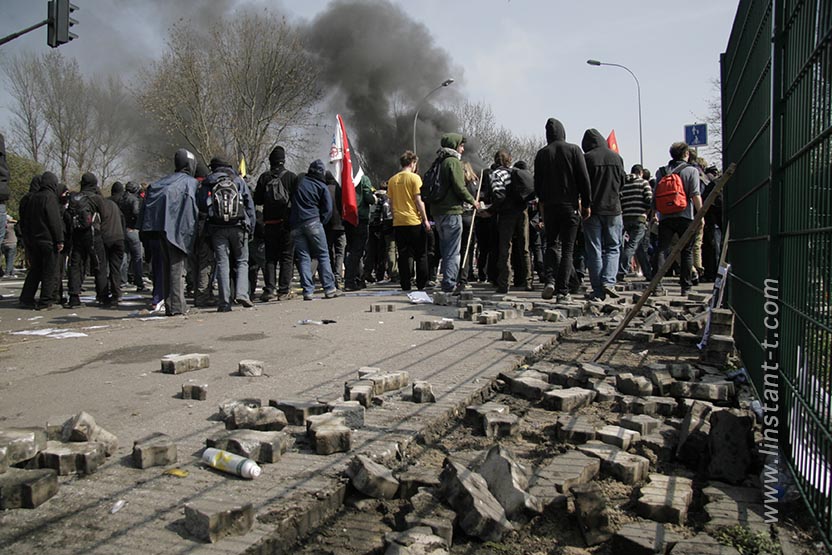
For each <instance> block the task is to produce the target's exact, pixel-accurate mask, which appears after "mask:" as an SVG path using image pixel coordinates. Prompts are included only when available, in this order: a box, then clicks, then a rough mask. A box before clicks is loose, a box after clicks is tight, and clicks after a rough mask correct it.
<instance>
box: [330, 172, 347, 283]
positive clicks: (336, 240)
mask: <svg viewBox="0 0 832 555" xmlns="http://www.w3.org/2000/svg"><path fill="white" fill-rule="evenodd" d="M324 181H326V188H327V189H328V190H329V196H330V197H332V206H333V210H332V217H331V218H330V219H329V222H327V224H326V225H325V226H324V230H325V231H326V244H327V246H328V247H329V261H330V263H331V265H332V275H333V277H334V278H335V287H337V288H338V289H342V288H343V286H344V274H343V269H344V251H345V250H346V248H347V236H346V231H345V230H344V222H343V220H341V185H340V184H339V183H338V180H336V179H335V176H334V175H332V172H331V171H327V172H326V174H324Z"/></svg>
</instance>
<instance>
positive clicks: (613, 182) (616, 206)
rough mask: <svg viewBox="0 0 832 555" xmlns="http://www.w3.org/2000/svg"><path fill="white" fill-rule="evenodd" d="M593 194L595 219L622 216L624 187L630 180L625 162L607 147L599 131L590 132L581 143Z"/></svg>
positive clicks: (592, 205) (589, 130) (588, 130)
mask: <svg viewBox="0 0 832 555" xmlns="http://www.w3.org/2000/svg"><path fill="white" fill-rule="evenodd" d="M581 147H583V149H584V152H585V154H584V158H585V159H586V169H587V172H588V173H589V183H590V190H591V191H592V204H591V205H590V206H591V207H592V215H593V216H595V215H598V216H617V215H619V214H621V194H620V193H621V186H622V185H624V181H625V180H626V179H627V173H626V172H625V171H624V160H622V158H621V156H619V155H618V154H617V153H615V152H613V151H612V149H610V147H608V146H607V141H606V139H604V136H603V135H601V133H599V132H598V130H597V129H587V130H586V132H585V133H584V138H583V140H582V141H581Z"/></svg>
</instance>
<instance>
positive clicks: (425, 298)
mask: <svg viewBox="0 0 832 555" xmlns="http://www.w3.org/2000/svg"><path fill="white" fill-rule="evenodd" d="M407 298H408V299H410V304H433V299H431V298H430V295H428V294H427V293H425V292H424V291H412V292H410V293H408V294H407Z"/></svg>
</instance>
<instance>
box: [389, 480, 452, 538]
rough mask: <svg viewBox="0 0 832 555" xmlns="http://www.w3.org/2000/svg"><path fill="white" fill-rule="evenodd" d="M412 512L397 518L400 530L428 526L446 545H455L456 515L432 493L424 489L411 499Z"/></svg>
mask: <svg viewBox="0 0 832 555" xmlns="http://www.w3.org/2000/svg"><path fill="white" fill-rule="evenodd" d="M410 504H411V510H410V511H409V512H407V513H405V514H403V515H401V516H398V517H397V523H399V528H400V529H401V528H413V527H415V526H428V527H429V528H430V529H431V530H432V531H433V533H434V534H436V535H437V536H439V537H440V538H442V539H443V540H445V545H447V546H451V545H452V544H453V535H454V521H455V520H456V513H455V512H454V511H452V510H450V509H448V508H447V507H445V506H444V505H443V504H442V502H441V501H440V500H439V499H437V498H436V497H435V496H434V495H433V494H432V493H430V492H429V491H426V490H424V489H422V490H421V491H419V492H418V493H417V494H416V495H414V496H413V497H411V498H410Z"/></svg>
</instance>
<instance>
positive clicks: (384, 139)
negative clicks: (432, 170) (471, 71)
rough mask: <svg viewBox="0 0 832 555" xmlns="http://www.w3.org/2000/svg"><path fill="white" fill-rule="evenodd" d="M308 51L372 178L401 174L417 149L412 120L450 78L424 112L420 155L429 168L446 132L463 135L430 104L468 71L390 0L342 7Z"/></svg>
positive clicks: (316, 28)
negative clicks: (408, 154)
mask: <svg viewBox="0 0 832 555" xmlns="http://www.w3.org/2000/svg"><path fill="white" fill-rule="evenodd" d="M305 36H306V44H307V47H308V48H309V50H310V51H312V52H313V53H315V54H316V55H317V56H318V57H319V61H320V63H321V70H322V72H321V75H322V80H323V83H322V84H323V85H324V87H325V89H328V90H330V92H331V96H330V99H329V105H330V108H331V109H332V110H333V111H336V112H340V113H341V114H342V115H343V117H344V121H345V124H346V125H347V130H348V131H349V133H350V137H351V141H352V142H353V143H354V145H353V146H354V150H357V151H358V152H359V153H360V154H361V156H362V157H363V159H364V160H365V161H366V166H367V167H366V168H365V171H367V172H368V173H369V174H370V175H371V177H373V178H375V179H374V180H378V179H386V178H387V177H389V176H390V175H392V174H394V173H395V172H396V171H398V158H399V155H400V154H401V153H402V152H403V151H405V150H407V149H412V148H413V116H414V114H415V112H416V108H417V105H418V103H419V102H420V101H421V100H422V99H423V98H424V97H425V95H426V94H427V93H428V92H430V91H431V89H433V88H434V87H436V86H438V85H439V84H440V83H442V82H443V81H445V80H446V79H448V78H451V77H453V78H455V79H456V80H457V83H456V84H454V85H451V86H450V87H443V88H442V89H440V90H439V91H437V92H436V93H435V94H434V95H433V96H431V98H430V100H429V101H427V102H425V103H424V104H423V105H422V106H421V110H420V111H419V120H418V126H417V128H416V135H417V136H416V141H417V154H419V156H420V158H421V159H422V167H423V168H425V167H426V164H429V163H430V161H431V160H432V159H433V153H434V152H435V151H436V150H437V149H438V148H439V139H440V137H441V134H442V133H446V132H449V131H457V128H458V125H457V122H456V118H455V117H454V116H453V114H451V113H450V112H447V111H443V110H439V109H437V108H436V107H435V106H434V105H433V104H432V101H435V100H438V97H439V96H440V95H441V96H442V100H444V101H447V100H449V99H450V98H452V97H451V96H450V95H452V94H456V93H454V87H457V88H458V87H460V83H459V81H460V80H461V78H462V71H461V70H460V69H458V68H453V67H452V65H451V60H450V56H449V55H448V53H447V52H446V51H445V50H444V49H442V48H441V47H440V46H437V45H436V44H435V42H434V38H433V37H432V36H431V34H430V32H429V30H428V29H427V27H425V26H424V25H422V24H420V23H417V22H415V21H413V20H412V19H411V18H410V17H409V16H408V15H407V14H406V13H404V11H402V9H401V8H399V7H397V6H394V5H393V4H391V3H390V2H389V1H386V0H338V1H336V2H333V3H332V4H330V5H329V7H328V8H327V9H326V10H325V11H324V12H322V13H321V14H319V15H318V16H317V17H316V18H315V19H313V20H312V22H311V23H310V24H309V26H308V28H307V30H306V33H305Z"/></svg>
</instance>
